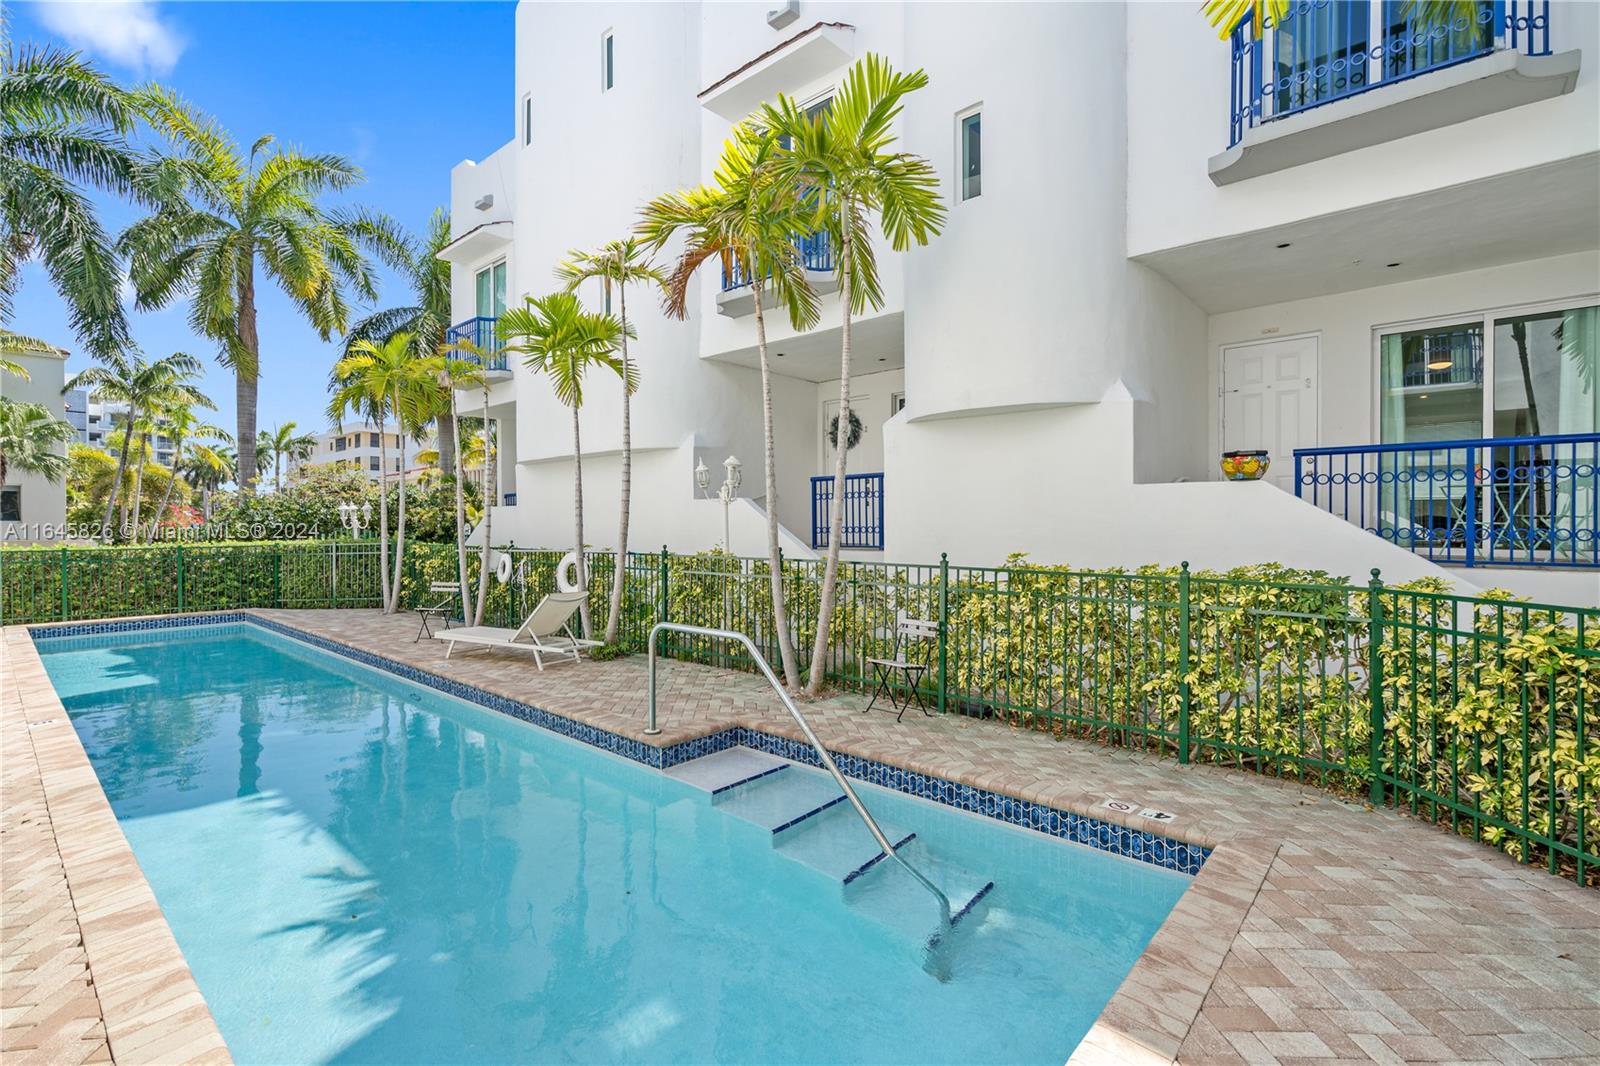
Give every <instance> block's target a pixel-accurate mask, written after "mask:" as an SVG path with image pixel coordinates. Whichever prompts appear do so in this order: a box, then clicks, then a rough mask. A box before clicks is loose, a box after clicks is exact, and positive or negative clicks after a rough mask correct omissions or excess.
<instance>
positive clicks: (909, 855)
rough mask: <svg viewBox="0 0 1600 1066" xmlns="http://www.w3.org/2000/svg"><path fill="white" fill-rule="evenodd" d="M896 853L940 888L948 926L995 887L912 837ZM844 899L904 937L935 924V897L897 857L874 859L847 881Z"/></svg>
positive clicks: (972, 909) (967, 915)
mask: <svg viewBox="0 0 1600 1066" xmlns="http://www.w3.org/2000/svg"><path fill="white" fill-rule="evenodd" d="M900 854H901V855H903V856H904V857H905V859H906V861H907V862H909V863H910V864H911V865H912V866H914V867H916V868H917V870H918V871H919V872H920V873H921V874H922V875H923V876H924V877H926V878H927V879H928V880H930V881H932V882H933V883H934V884H935V885H937V886H939V889H940V890H941V891H943V892H944V894H945V897H946V898H947V899H948V900H949V901H950V924H951V925H952V926H959V925H961V924H962V923H963V922H965V921H968V920H970V919H971V918H972V916H973V914H974V913H976V912H977V911H978V910H979V909H980V905H981V904H982V903H983V901H984V900H985V899H986V898H987V897H988V895H989V893H990V892H991V891H993V889H994V882H993V881H990V880H989V879H988V878H986V877H983V876H981V875H979V874H975V873H973V872H972V871H971V870H969V869H967V868H966V867H965V866H962V865H960V864H958V863H954V862H950V861H948V860H946V859H941V858H939V857H938V856H936V855H933V854H932V853H930V852H929V851H927V850H926V849H925V848H923V847H921V846H920V845H919V844H918V843H916V842H913V843H912V844H911V845H910V846H908V847H907V848H906V849H905V850H903V851H901V852H900ZM845 898H846V899H847V900H848V901H849V902H850V904H851V906H852V907H854V908H855V909H856V910H858V911H859V912H860V913H862V914H863V915H865V916H867V917H869V918H871V919H873V920H874V921H876V922H878V923H880V924H882V925H885V926H888V927H889V928H890V929H893V930H895V931H897V932H901V933H904V934H905V935H907V936H909V937H913V938H925V937H926V936H927V935H928V931H929V930H930V929H937V928H938V925H939V903H938V901H937V900H935V899H934V898H933V895H932V894H931V893H930V892H929V891H928V890H927V888H926V887H925V886H923V885H922V884H920V883H919V882H918V881H917V879H916V878H914V877H912V876H911V875H910V874H909V873H907V872H906V871H905V869H904V868H903V867H901V866H900V864H899V863H896V862H879V863H876V864H874V865H873V866H872V868H871V869H869V870H868V871H867V872H866V873H865V874H863V875H862V876H861V877H858V878H856V879H855V880H854V881H853V882H851V884H850V886H849V888H848V889H847V890H846V893H845Z"/></svg>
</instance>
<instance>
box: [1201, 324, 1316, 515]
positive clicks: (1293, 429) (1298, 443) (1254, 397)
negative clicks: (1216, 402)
mask: <svg viewBox="0 0 1600 1066" xmlns="http://www.w3.org/2000/svg"><path fill="white" fill-rule="evenodd" d="M1317 357H1318V340H1317V338H1316V337H1293V338H1289V339H1287V340H1275V341H1263V342H1261V343H1258V344H1240V345H1236V346H1234V347H1231V348H1224V349H1223V350H1222V449H1223V451H1228V450H1229V449H1233V448H1238V449H1244V450H1253V449H1258V448H1265V449H1266V450H1267V452H1268V453H1269V455H1270V456H1271V459H1272V469H1271V470H1269V471H1268V472H1267V479H1268V480H1270V481H1272V482H1274V483H1275V484H1277V486H1278V487H1279V488H1281V489H1283V490H1284V491H1286V492H1293V491H1294V450H1295V449H1296V448H1311V447H1315V446H1316V444H1317V382H1318V374H1317Z"/></svg>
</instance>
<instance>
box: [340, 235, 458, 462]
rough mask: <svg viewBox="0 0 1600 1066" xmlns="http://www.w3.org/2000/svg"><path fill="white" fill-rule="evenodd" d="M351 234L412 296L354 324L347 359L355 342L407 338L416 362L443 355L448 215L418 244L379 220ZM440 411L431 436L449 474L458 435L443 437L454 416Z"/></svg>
mask: <svg viewBox="0 0 1600 1066" xmlns="http://www.w3.org/2000/svg"><path fill="white" fill-rule="evenodd" d="M353 232H354V234H355V236H356V238H357V239H358V240H360V241H361V242H362V243H363V244H365V245H367V246H368V247H370V248H371V249H372V250H373V253H374V254H375V255H376V256H377V257H378V258H379V259H381V260H383V261H384V262H385V263H386V264H387V265H388V266H389V267H390V268H391V269H393V270H394V271H395V273H397V274H399V275H400V278H401V280H402V281H404V282H405V284H406V285H407V286H408V287H409V288H410V290H411V301H412V302H411V304H410V305H408V306H405V307H390V308H385V309H383V310H380V311H374V312H373V313H372V314H370V315H368V316H367V317H365V318H362V319H359V320H357V321H356V322H355V323H354V324H352V325H351V327H350V332H348V333H347V334H345V354H346V355H350V354H353V353H352V352H351V350H350V346H351V345H352V344H354V343H355V342H356V341H372V342H373V343H374V344H378V345H382V344H383V343H384V342H385V341H387V340H388V339H389V338H390V337H392V336H394V335H395V334H396V333H409V334H411V337H412V341H411V344H412V348H413V349H415V351H414V353H413V354H414V355H415V356H416V358H418V359H426V358H429V357H431V356H435V355H438V354H439V353H440V352H442V351H443V350H444V348H445V345H446V343H447V338H448V336H449V332H450V264H449V263H447V262H445V261H444V260H443V259H440V258H439V253H440V252H441V251H443V250H444V247H445V245H447V244H449V243H450V212H448V211H446V210H445V209H444V208H442V207H441V208H438V209H437V210H435V211H434V213H433V216H432V217H431V218H430V219H429V220H428V230H427V233H426V234H424V236H423V237H422V239H421V240H418V239H416V238H415V237H413V236H411V235H410V234H409V233H406V232H405V231H404V230H402V229H400V228H399V227H398V226H396V225H394V223H392V222H390V221H389V220H388V219H385V218H382V217H378V216H361V217H359V218H357V219H356V220H355V222H354V226H353ZM441 408H442V410H441V411H440V414H439V418H438V427H437V428H438V433H437V434H435V436H436V437H437V439H438V441H439V454H440V456H441V459H442V461H441V463H440V469H441V470H453V469H455V457H454V456H453V455H451V454H450V449H451V448H452V447H454V444H453V442H454V441H455V440H456V438H457V437H458V436H459V435H460V434H458V433H457V432H456V431H455V430H454V429H450V430H449V431H448V432H446V428H447V427H446V426H445V425H444V423H445V422H447V421H449V420H450V419H451V418H453V417H454V415H453V414H451V406H450V404H449V403H448V401H447V402H445V403H443V404H441ZM447 442H451V443H447Z"/></svg>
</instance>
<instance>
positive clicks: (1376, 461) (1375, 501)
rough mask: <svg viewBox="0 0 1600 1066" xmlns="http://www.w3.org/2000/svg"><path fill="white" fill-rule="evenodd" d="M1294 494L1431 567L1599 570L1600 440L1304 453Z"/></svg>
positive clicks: (1493, 441) (1512, 440)
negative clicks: (1413, 554)
mask: <svg viewBox="0 0 1600 1066" xmlns="http://www.w3.org/2000/svg"><path fill="white" fill-rule="evenodd" d="M1294 466H1295V479H1294V480H1295V495H1296V496H1299V497H1300V498H1301V499H1302V500H1305V501H1306V502H1307V503H1310V504H1311V505H1312V506H1314V507H1317V508H1320V509H1321V510H1324V511H1327V512H1328V513H1330V514H1332V515H1335V516H1337V517H1339V518H1343V519H1344V520H1345V521H1347V522H1351V523H1354V524H1355V525H1358V526H1361V527H1362V528H1363V529H1365V530H1367V531H1368V532H1369V533H1374V534H1376V535H1378V536H1380V537H1382V538H1384V539H1385V540H1387V541H1390V542H1391V543H1393V544H1396V545H1399V546H1400V547H1402V548H1406V549H1409V550H1411V551H1413V552H1416V553H1417V554H1419V555H1423V556H1425V557H1427V558H1428V559H1430V560H1432V561H1434V562H1438V563H1447V564H1456V565H1460V566H1539V567H1566V568H1576V569H1585V570H1600V433H1575V434H1567V435H1563V436H1542V437H1490V438H1485V439H1482V440H1454V441H1429V442H1427V443H1421V444H1368V445H1356V446H1352V447H1335V448H1301V449H1297V450H1296V451H1295V453H1294Z"/></svg>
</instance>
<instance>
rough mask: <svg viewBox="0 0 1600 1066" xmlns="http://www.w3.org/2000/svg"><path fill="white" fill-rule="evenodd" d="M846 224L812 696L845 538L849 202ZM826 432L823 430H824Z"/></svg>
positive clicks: (844, 208) (809, 685) (809, 682)
mask: <svg viewBox="0 0 1600 1066" xmlns="http://www.w3.org/2000/svg"><path fill="white" fill-rule="evenodd" d="M840 217H842V218H843V219H844V220H845V224H844V225H843V226H841V227H840V233H841V239H840V241H839V268H840V269H839V278H840V280H841V282H842V284H841V285H840V286H839V302H840V303H841V304H842V305H843V306H844V322H843V328H842V330H841V332H840V338H839V429H838V432H837V434H836V440H835V441H834V463H833V499H832V500H831V501H829V521H828V563H827V567H826V569H825V570H824V571H823V574H822V598H821V601H820V602H819V603H818V605H817V638H816V639H817V643H816V646H815V647H813V648H812V649H811V676H810V677H809V678H807V679H806V693H807V694H808V695H811V696H815V695H816V694H817V693H818V692H820V691H822V680H823V679H822V673H823V670H824V668H825V667H826V664H827V661H828V629H829V627H830V625H831V624H832V622H833V601H834V595H835V593H836V592H837V591H838V581H839V541H840V540H841V539H842V538H843V536H844V484H845V482H844V475H845V464H846V463H847V462H848V461H849V457H850V312H851V306H850V301H851V295H850V290H851V288H852V285H851V274H852V270H853V269H854V264H853V263H852V262H851V260H850V252H851V248H850V226H849V221H850V218H851V208H850V198H849V197H848V196H846V197H845V198H844V202H843V204H842V205H841V216H840ZM824 432H826V429H824Z"/></svg>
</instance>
